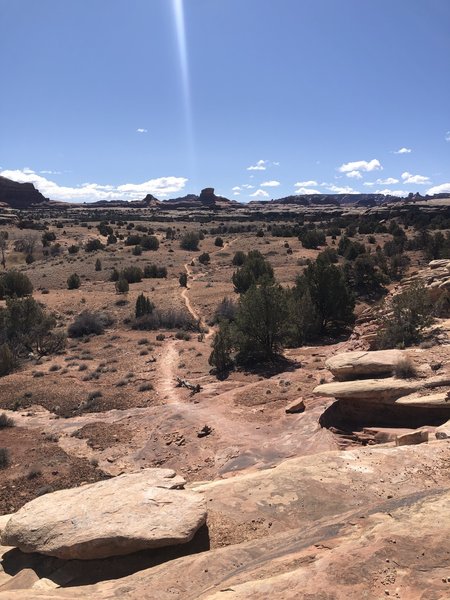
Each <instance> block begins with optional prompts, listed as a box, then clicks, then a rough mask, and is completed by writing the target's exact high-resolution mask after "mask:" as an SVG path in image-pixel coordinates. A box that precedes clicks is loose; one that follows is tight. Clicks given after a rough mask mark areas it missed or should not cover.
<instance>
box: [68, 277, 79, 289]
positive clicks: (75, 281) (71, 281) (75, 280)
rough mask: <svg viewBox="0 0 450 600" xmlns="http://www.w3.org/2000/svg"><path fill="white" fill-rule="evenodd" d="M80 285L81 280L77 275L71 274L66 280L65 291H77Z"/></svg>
mask: <svg viewBox="0 0 450 600" xmlns="http://www.w3.org/2000/svg"><path fill="white" fill-rule="evenodd" d="M80 285H81V279H80V277H79V275H77V274H76V273H72V275H69V277H68V278H67V289H68V290H77V289H78V288H79V287H80Z"/></svg>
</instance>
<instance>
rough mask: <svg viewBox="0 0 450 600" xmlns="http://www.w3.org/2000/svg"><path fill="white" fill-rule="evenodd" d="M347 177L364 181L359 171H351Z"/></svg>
mask: <svg viewBox="0 0 450 600" xmlns="http://www.w3.org/2000/svg"><path fill="white" fill-rule="evenodd" d="M346 175H347V177H351V178H352V179H362V175H361V173H360V172H359V171H349V172H348V173H346Z"/></svg>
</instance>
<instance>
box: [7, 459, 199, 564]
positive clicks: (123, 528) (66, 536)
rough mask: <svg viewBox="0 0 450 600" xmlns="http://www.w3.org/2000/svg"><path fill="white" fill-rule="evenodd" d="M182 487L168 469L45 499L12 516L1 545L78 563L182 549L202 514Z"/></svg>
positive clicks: (195, 499)
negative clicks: (175, 547) (178, 546)
mask: <svg viewBox="0 0 450 600" xmlns="http://www.w3.org/2000/svg"><path fill="white" fill-rule="evenodd" d="M184 483H185V481H184V480H183V479H182V478H181V477H179V476H176V475H175V472H174V471H172V470H170V469H146V470H143V471H140V472H139V473H131V474H127V475H120V476H118V477H114V478H112V479H108V480H106V481H101V482H97V483H93V484H90V485H84V486H81V487H78V488H73V489H68V490H61V491H58V492H53V493H51V494H46V495H45V496H40V497H38V498H35V499H34V500H32V501H31V502H28V504H25V506H23V507H22V508H21V509H20V510H19V511H18V512H17V513H15V514H14V515H12V516H11V518H10V519H9V520H8V522H7V524H6V526H5V528H4V529H3V531H2V535H1V543H2V545H4V546H16V547H17V548H19V549H20V550H22V551H23V552H39V553H41V554H46V555H49V556H55V557H58V558H65V559H74V558H76V559H81V560H86V559H93V558H105V557H109V556H117V555H123V554H130V553H132V552H136V551H138V550H143V549H147V548H161V547H163V546H170V545H174V544H181V543H185V542H188V541H190V540H191V539H192V538H193V536H194V534H195V532H196V531H197V530H198V529H199V527H201V526H202V525H203V524H204V523H205V520H206V510H205V504H204V500H203V499H202V497H201V496H199V495H198V494H196V493H193V492H191V491H187V490H184V489H183V487H184Z"/></svg>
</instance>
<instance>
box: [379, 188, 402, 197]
mask: <svg viewBox="0 0 450 600" xmlns="http://www.w3.org/2000/svg"><path fill="white" fill-rule="evenodd" d="M375 194H384V195H385V196H399V197H400V198H403V197H405V196H407V195H408V194H409V192H405V190H388V189H384V190H377V191H376V192H375Z"/></svg>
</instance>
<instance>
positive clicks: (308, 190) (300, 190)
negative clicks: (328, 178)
mask: <svg viewBox="0 0 450 600" xmlns="http://www.w3.org/2000/svg"><path fill="white" fill-rule="evenodd" d="M295 193H296V194H298V195H299V196H301V195H303V194H306V195H309V194H320V192H319V190H314V189H313V188H308V187H299V188H298V189H296V190H295Z"/></svg>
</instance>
